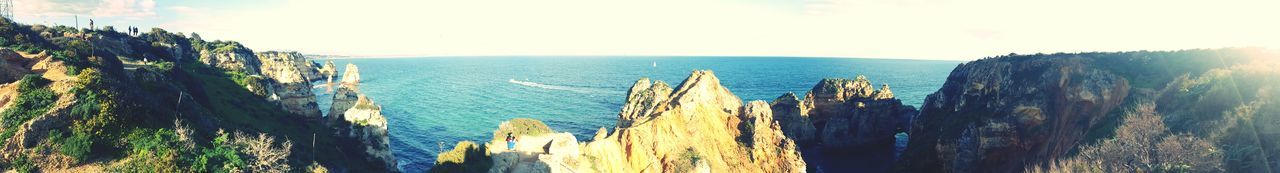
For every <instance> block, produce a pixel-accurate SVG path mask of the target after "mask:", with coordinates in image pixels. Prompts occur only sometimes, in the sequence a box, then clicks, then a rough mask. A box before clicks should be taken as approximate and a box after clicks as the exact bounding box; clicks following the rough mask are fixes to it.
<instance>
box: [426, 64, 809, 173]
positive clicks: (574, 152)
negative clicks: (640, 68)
mask: <svg viewBox="0 0 1280 173" xmlns="http://www.w3.org/2000/svg"><path fill="white" fill-rule="evenodd" d="M618 117H619V122H620V123H619V124H618V126H617V127H615V128H614V130H613V131H607V130H605V129H604V128H602V129H601V130H600V131H599V132H598V133H597V134H596V135H595V137H594V139H593V140H592V141H590V142H586V143H585V144H580V143H578V141H577V140H576V139H573V136H572V135H570V134H567V133H554V132H545V133H533V134H524V133H516V134H517V135H519V136H518V138H519V139H520V140H519V142H518V144H519V145H518V146H517V147H516V150H514V151H512V150H507V149H506V146H505V145H504V144H505V142H504V141H500V140H499V139H501V137H499V136H495V140H494V141H491V142H489V143H488V144H487V146H488V147H485V149H487V150H488V151H489V153H490V155H491V156H492V157H491V158H492V160H491V163H492V165H491V167H490V169H488V170H489V171H490V172H526V171H531V172H804V171H805V165H806V164H805V162H804V161H803V160H802V159H801V156H800V153H799V152H798V151H797V150H796V144H795V142H794V141H793V140H791V139H790V138H788V137H786V136H785V135H784V134H783V132H782V127H781V125H780V124H779V123H778V122H777V121H775V120H774V118H773V112H772V110H771V109H770V107H769V105H768V104H766V103H765V102H764V101H752V102H750V103H747V104H746V105H743V102H742V100H741V99H739V98H738V97H737V96H735V95H733V93H731V92H729V90H728V89H726V88H724V87H723V86H721V85H720V81H719V79H717V78H716V77H715V75H714V74H712V72H710V71H695V72H693V74H691V75H690V76H689V78H688V79H686V80H685V81H684V82H681V84H680V85H678V87H676V88H675V89H672V88H670V87H668V86H667V85H666V84H665V83H663V82H661V81H656V82H650V81H649V80H648V79H641V80H639V81H637V82H636V84H635V85H634V86H632V88H631V92H630V93H629V94H628V97H627V102H626V104H624V106H623V108H622V110H621V111H620V113H619V115H618ZM516 124H528V123H516ZM537 124H540V123H537ZM505 126H508V123H504V125H503V126H500V127H505ZM513 126H516V125H513ZM519 126H530V125H519ZM543 126H545V125H543ZM501 129H503V128H500V130H499V131H498V132H495V135H502V134H503V131H502V130H501ZM533 129H537V128H533ZM547 131H550V130H547ZM463 149H466V148H463ZM464 152H465V151H456V153H464ZM441 157H442V158H441V159H439V160H440V161H438V163H437V167H436V168H433V171H437V169H439V170H459V169H460V168H466V167H467V165H481V166H483V165H485V164H475V163H465V162H464V163H454V162H451V160H452V161H457V160H469V159H457V158H445V156H444V155H442V156H441ZM451 157H453V156H451ZM470 157H475V156H468V158H470ZM482 157H483V156H482Z"/></svg>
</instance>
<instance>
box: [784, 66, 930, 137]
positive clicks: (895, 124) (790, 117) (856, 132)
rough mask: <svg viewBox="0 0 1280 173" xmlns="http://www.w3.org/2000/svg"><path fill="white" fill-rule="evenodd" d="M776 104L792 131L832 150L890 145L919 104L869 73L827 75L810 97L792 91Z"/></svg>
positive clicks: (789, 133)
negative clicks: (895, 94)
mask: <svg viewBox="0 0 1280 173" xmlns="http://www.w3.org/2000/svg"><path fill="white" fill-rule="evenodd" d="M772 108H773V110H774V113H775V114H776V115H777V116H774V118H776V119H777V120H778V122H779V123H781V124H782V129H784V132H785V133H786V134H788V135H790V136H792V138H794V139H796V140H797V141H799V143H801V144H817V145H820V146H822V147H823V149H824V150H827V151H850V150H857V149H862V148H872V149H887V148H888V147H889V146H892V144H893V142H894V134H896V133H899V132H905V131H906V127H905V125H906V124H907V123H906V121H909V119H910V117H911V116H914V115H915V114H916V109H915V107H912V106H909V105H903V104H902V101H900V100H898V99H896V98H894V97H893V92H892V91H890V90H889V85H887V84H886V85H883V86H882V87H881V88H880V89H879V90H877V89H875V88H873V87H872V84H871V81H870V80H867V78H866V77H864V76H858V77H857V78H855V79H838V78H830V79H823V80H822V81H820V82H818V84H816V85H814V86H813V89H811V90H809V93H808V94H807V95H806V96H805V98H804V100H799V99H797V98H796V96H795V94H794V93H787V94H784V95H782V96H780V97H778V98H777V99H775V100H774V102H773V105H772ZM869 146H870V147H869Z"/></svg>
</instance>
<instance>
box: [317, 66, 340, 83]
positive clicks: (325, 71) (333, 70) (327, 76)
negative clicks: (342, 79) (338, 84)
mask: <svg viewBox="0 0 1280 173" xmlns="http://www.w3.org/2000/svg"><path fill="white" fill-rule="evenodd" d="M320 75H321V76H323V79H324V80H327V81H328V82H330V83H332V82H333V77H337V75H338V66H337V65H334V64H333V60H327V61H324V66H320Z"/></svg>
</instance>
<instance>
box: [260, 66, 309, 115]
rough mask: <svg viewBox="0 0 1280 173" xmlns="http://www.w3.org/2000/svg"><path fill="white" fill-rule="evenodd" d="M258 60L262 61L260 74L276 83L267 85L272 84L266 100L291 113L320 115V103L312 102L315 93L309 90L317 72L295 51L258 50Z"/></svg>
mask: <svg viewBox="0 0 1280 173" xmlns="http://www.w3.org/2000/svg"><path fill="white" fill-rule="evenodd" d="M258 60H259V61H260V62H261V63H262V65H261V66H260V67H259V71H260V72H261V74H262V76H264V77H266V78H270V79H271V80H273V81H275V84H278V86H270V85H268V87H274V88H275V89H273V90H274V93H272V94H274V95H271V96H270V100H274V101H277V102H279V103H280V106H281V107H283V108H284V109H285V110H287V111H289V112H291V113H294V114H298V115H301V116H303V117H306V118H310V119H319V118H320V106H319V104H316V97H315V93H312V92H311V81H312V80H311V79H318V78H319V74H318V72H317V70H316V69H315V68H312V67H310V64H311V63H309V62H307V61H306V58H304V57H302V55H301V54H298V53H297V52H261V53H258Z"/></svg>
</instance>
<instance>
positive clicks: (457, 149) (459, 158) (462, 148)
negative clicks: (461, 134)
mask: <svg viewBox="0 0 1280 173" xmlns="http://www.w3.org/2000/svg"><path fill="white" fill-rule="evenodd" d="M490 167H493V159H491V158H490V157H489V150H488V149H487V148H485V147H484V145H480V144H476V143H475V142H472V141H462V142H458V144H457V145H454V146H453V150H449V151H447V152H442V153H440V154H439V155H436V165H435V166H434V167H431V171H430V172H485V171H488V170H489V168H490Z"/></svg>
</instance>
